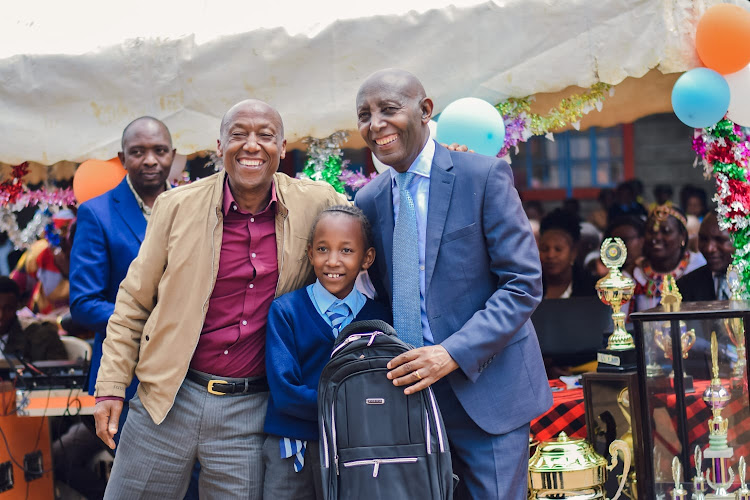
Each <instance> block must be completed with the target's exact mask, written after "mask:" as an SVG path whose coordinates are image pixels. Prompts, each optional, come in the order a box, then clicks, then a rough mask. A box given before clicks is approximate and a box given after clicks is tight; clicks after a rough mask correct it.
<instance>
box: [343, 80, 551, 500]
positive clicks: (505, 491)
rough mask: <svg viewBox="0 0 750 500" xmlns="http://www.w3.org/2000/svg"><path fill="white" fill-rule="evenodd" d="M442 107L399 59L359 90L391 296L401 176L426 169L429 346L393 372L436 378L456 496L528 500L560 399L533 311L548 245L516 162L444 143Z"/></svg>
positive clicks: (376, 276)
mask: <svg viewBox="0 0 750 500" xmlns="http://www.w3.org/2000/svg"><path fill="white" fill-rule="evenodd" d="M432 109H433V103H432V101H431V100H430V99H428V98H427V97H426V96H425V91H424V88H423V87H422V84H421V83H420V82H419V80H418V79H417V78H416V77H415V76H414V75H412V74H410V73H408V72H405V71H401V70H393V69H389V70H383V71H379V72H377V73H375V74H373V75H371V76H370V77H368V78H367V80H365V82H364V83H363V84H362V86H361V87H360V89H359V92H358V94H357V116H358V126H359V131H360V133H361V134H362V137H363V138H364V140H365V142H366V143H367V145H368V146H369V147H370V149H371V150H372V151H373V153H374V154H375V156H376V157H377V158H378V159H379V160H380V161H382V162H383V163H384V164H386V165H390V167H391V168H390V169H389V170H388V171H386V172H384V173H382V174H380V176H378V177H377V178H376V179H375V180H373V181H372V182H371V183H370V184H368V185H367V186H365V187H364V188H363V189H362V190H361V191H360V192H359V193H358V194H357V197H356V199H355V204H356V205H357V206H359V207H360V208H361V209H362V210H363V211H364V212H365V214H366V215H367V216H368V218H369V219H370V221H371V223H372V226H373V230H374V233H375V249H376V260H375V264H374V265H373V266H372V267H371V268H370V271H369V275H370V278H371V280H372V282H373V285H374V286H375V290H376V292H377V294H378V297H379V298H380V299H382V300H387V301H391V300H392V298H393V295H392V292H393V289H392V283H393V282H392V278H393V279H396V280H397V279H400V278H401V277H400V276H392V270H393V260H394V259H398V258H399V256H398V255H393V229H394V213H395V212H394V208H395V209H396V210H397V209H398V205H396V207H394V193H395V194H398V188H397V187H396V183H395V180H394V179H395V175H396V173H402V172H407V171H411V172H415V173H416V176H415V177H414V178H413V180H412V182H411V184H410V185H409V187H408V189H409V192H410V193H411V197H412V199H413V200H414V204H415V211H416V217H417V227H418V232H419V233H420V237H419V253H420V256H419V260H420V273H421V276H420V281H421V283H420V300H421V315H422V334H423V339H424V347H420V348H417V349H413V350H411V351H409V352H407V353H405V354H402V355H401V356H398V357H397V358H394V359H393V360H392V361H391V362H390V364H389V369H390V370H391V371H390V372H389V374H388V377H389V378H390V379H392V380H393V383H394V384H395V385H397V386H405V392H406V393H407V394H410V393H413V392H416V391H419V390H423V389H425V388H427V387H429V386H432V387H433V390H434V391H435V394H436V396H437V398H438V403H439V405H440V409H441V412H442V414H443V419H444V421H445V424H446V428H447V430H448V438H449V441H450V446H451V454H452V457H453V470H454V472H455V473H457V474H458V475H459V477H460V478H461V483H460V484H459V489H458V490H457V492H456V498H475V499H482V500H485V499H493V498H498V499H500V498H502V499H519V500H520V499H525V498H526V495H527V481H528V480H527V471H528V459H529V455H528V443H529V441H528V439H529V422H530V421H531V420H532V419H533V418H535V417H536V416H538V415H540V414H542V413H543V412H544V411H546V410H547V409H548V408H549V407H550V405H551V404H552V394H551V392H550V389H549V385H548V383H547V377H546V375H545V371H544V364H543V362H542V357H541V352H540V350H539V343H538V341H537V337H536V333H535V331H534V328H533V326H532V324H531V321H529V318H530V316H531V313H532V312H533V311H534V309H535V308H536V306H537V304H538V303H539V302H540V300H541V299H542V279H541V267H540V263H539V253H538V251H537V247H536V243H535V241H534V236H533V234H532V232H531V226H530V225H529V222H528V219H527V218H526V215H525V214H524V211H523V208H522V207H521V201H520V199H519V197H518V193H517V192H516V190H515V188H514V187H513V177H512V173H511V170H510V167H509V166H508V164H507V163H506V162H505V161H503V160H500V159H498V158H490V157H487V156H482V155H478V154H472V153H462V152H452V151H448V150H447V149H446V148H444V147H442V146H440V145H439V144H436V143H434V142H433V141H432V140H431V139H430V131H429V128H428V125H427V124H428V122H429V121H430V118H431V117H432ZM398 313H399V312H398V311H394V314H398Z"/></svg>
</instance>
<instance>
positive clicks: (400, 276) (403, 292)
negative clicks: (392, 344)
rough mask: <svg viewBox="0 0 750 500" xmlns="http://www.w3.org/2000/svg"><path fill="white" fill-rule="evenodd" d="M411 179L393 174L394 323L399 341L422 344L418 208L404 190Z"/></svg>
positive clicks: (416, 344)
mask: <svg viewBox="0 0 750 500" xmlns="http://www.w3.org/2000/svg"><path fill="white" fill-rule="evenodd" d="M413 178H414V172H404V173H401V174H398V175H396V184H397V185H398V195H399V199H400V202H399V207H398V216H396V223H395V225H394V226H393V326H394V327H395V328H396V333H397V334H398V336H399V338H400V339H401V340H403V341H404V342H406V343H407V344H411V345H413V346H414V347H422V346H423V345H424V339H423V338H422V306H421V303H420V296H419V235H418V232H417V211H416V209H415V207H414V200H413V199H412V197H411V193H409V190H408V189H407V188H408V187H409V184H410V183H411V181H412V179H413Z"/></svg>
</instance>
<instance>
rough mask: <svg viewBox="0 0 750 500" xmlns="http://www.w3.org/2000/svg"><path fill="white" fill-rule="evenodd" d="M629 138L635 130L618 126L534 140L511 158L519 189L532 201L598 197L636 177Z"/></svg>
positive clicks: (534, 138)
mask: <svg viewBox="0 0 750 500" xmlns="http://www.w3.org/2000/svg"><path fill="white" fill-rule="evenodd" d="M629 136H630V137H632V127H631V126H629V125H618V126H616V127H610V128H598V127H592V128H590V129H588V130H586V131H584V132H578V131H568V132H562V133H558V134H555V140H554V141H550V140H548V139H546V138H545V137H532V138H531V139H529V141H528V142H526V143H524V144H521V145H520V146H519V151H518V154H511V160H512V165H513V173H514V177H515V179H516V187H517V188H518V190H519V191H521V192H522V193H524V194H525V195H532V196H531V197H529V196H525V198H528V199H531V198H537V199H550V200H552V199H564V198H571V197H576V191H580V190H584V192H585V193H587V194H588V193H590V194H592V195H593V196H595V192H598V190H599V189H600V188H603V187H613V186H615V185H616V184H617V183H618V182H621V181H622V180H624V179H627V178H629V177H632V164H631V165H628V163H631V162H632V160H631V158H632V141H630V140H629ZM629 174H630V175H629ZM592 188H594V189H592ZM535 192H536V194H537V196H533V194H534V193H535ZM539 195H541V196H539Z"/></svg>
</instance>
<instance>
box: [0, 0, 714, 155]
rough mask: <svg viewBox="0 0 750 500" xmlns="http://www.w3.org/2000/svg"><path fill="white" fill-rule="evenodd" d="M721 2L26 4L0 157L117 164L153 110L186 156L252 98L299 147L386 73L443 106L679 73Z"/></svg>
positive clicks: (14, 22)
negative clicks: (371, 79) (279, 120)
mask: <svg viewBox="0 0 750 500" xmlns="http://www.w3.org/2000/svg"><path fill="white" fill-rule="evenodd" d="M716 3H719V0H632V1H629V2H623V1H622V0H567V1H556V0H496V1H477V0H452V1H451V0H429V1H427V0H421V1H413V2H403V1H395V0H386V1H381V2H377V5H375V4H372V3H364V2H351V1H343V0H337V1H330V0H329V1H327V2H308V3H307V4H306V5H299V2H284V1H277V2H275V3H274V2H271V4H273V5H267V4H263V6H262V8H259V7H258V3H257V2H243V3H242V5H233V6H230V5H225V4H216V3H215V2H208V0H180V1H176V0H169V1H166V0H165V1H160V2H153V1H151V2H145V1H143V0H135V1H133V2H129V3H127V4H117V5H118V10H116V11H114V10H113V9H112V4H110V3H109V2H93V1H91V0H85V1H82V0H81V1H78V2H75V1H74V2H67V3H66V2H63V3H60V2H56V3H53V2H52V1H41V0H29V1H26V2H14V3H13V4H14V5H11V6H5V7H4V10H6V11H8V12H4V15H3V16H2V19H0V83H1V85H0V116H2V118H0V137H3V141H2V144H1V145H0V162H4V163H11V164H13V163H19V162H21V161H27V160H31V161H36V162H39V163H42V164H52V163H55V162H57V161H60V160H70V161H82V160H85V159H88V158H101V159H107V158H111V157H113V156H115V154H116V153H117V151H118V150H119V149H120V147H119V142H120V133H121V131H122V129H123V127H124V126H125V125H126V124H127V123H128V122H129V121H131V120H132V119H134V118H136V117H138V116H142V115H152V116H155V117H157V118H160V119H162V120H164V121H165V122H166V124H167V125H168V127H169V128H170V130H171V131H172V135H173V138H174V142H175V147H176V148H177V150H178V152H180V153H183V154H190V153H193V152H195V151H199V150H205V149H215V147H216V139H217V136H218V129H219V123H220V120H221V117H222V115H223V114H224V112H225V111H226V110H227V109H228V108H229V107H230V106H231V105H232V104H234V103H235V102H238V101H240V100H242V99H246V98H248V97H255V98H259V99H263V100H265V101H267V102H269V103H271V104H272V105H273V106H275V107H276V108H277V109H278V110H279V112H280V113H281V115H282V117H283V118H284V123H285V129H286V136H287V139H288V140H289V142H290V143H291V142H295V141H298V140H299V139H300V138H302V137H305V136H314V137H325V136H328V135H329V134H331V133H332V132H334V131H336V130H354V129H355V124H356V123H355V122H356V114H355V110H354V101H355V95H356V91H357V88H358V86H359V84H360V83H361V82H362V80H363V79H364V78H365V77H366V76H367V75H368V74H370V73H371V72H373V71H375V70H378V69H381V68H385V67H400V68H403V69H407V70H409V71H411V72H413V73H414V74H416V75H417V76H418V77H419V78H420V79H421V80H422V82H423V83H424V85H425V88H426V89H427V92H428V94H429V95H430V96H431V97H432V98H433V100H434V101H435V105H436V111H437V112H439V111H440V110H442V109H443V108H444V107H445V106H446V105H448V104H449V103H450V102H451V101H453V100H455V99H458V98H460V97H466V96H475V97H480V98H483V99H486V100H488V101H490V102H499V101H500V100H502V99H505V98H507V97H512V96H516V97H520V96H526V95H531V94H537V93H554V92H558V91H561V90H563V89H565V88H567V87H569V86H579V87H584V88H585V87H589V86H590V85H592V84H594V83H596V82H597V81H603V82H607V83H611V84H618V83H620V82H622V81H623V80H624V79H625V78H626V77H634V78H640V77H642V76H643V75H645V74H646V73H647V72H648V71H649V70H651V69H654V68H655V69H656V70H658V71H659V72H661V73H674V72H681V71H685V70H687V69H689V68H692V67H695V66H697V65H699V61H698V59H697V55H696V53H695V49H694V40H693V38H694V32H695V25H696V23H697V20H698V19H699V18H700V15H701V14H702V12H704V11H705V9H706V8H708V7H710V6H711V5H714V4H716ZM76 4H78V5H76ZM103 5H107V6H108V7H104V6H103ZM82 12H86V13H87V14H82ZM105 14H107V15H106V16H105ZM605 106H606V103H605Z"/></svg>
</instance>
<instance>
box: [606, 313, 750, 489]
mask: <svg viewBox="0 0 750 500" xmlns="http://www.w3.org/2000/svg"><path fill="white" fill-rule="evenodd" d="M669 309H672V308H669V307H665V306H659V307H656V308H654V309H649V310H647V311H643V312H639V313H633V314H631V316H630V320H631V321H632V322H633V325H634V327H635V344H636V351H637V357H638V386H639V406H640V413H641V415H640V422H639V425H638V426H637V427H639V430H640V432H642V435H641V436H640V438H641V439H642V441H643V442H642V446H641V447H640V449H641V451H642V456H639V453H638V452H637V450H636V457H635V461H636V464H637V465H638V467H637V468H638V492H639V495H638V497H639V498H654V499H660V498H665V499H666V498H671V497H670V492H671V491H672V490H673V489H674V488H675V480H674V477H675V474H674V473H673V471H674V467H679V468H681V471H682V481H683V486H684V488H685V489H686V490H687V491H688V492H689V493H690V494H695V495H696V496H693V497H692V498H706V499H709V500H710V499H719V498H727V499H728V498H735V495H734V490H735V489H736V488H737V487H739V486H740V476H743V479H744V471H743V470H741V469H742V468H741V467H739V464H740V458H741V457H745V458H746V459H747V458H750V408H749V406H748V385H747V351H746V349H745V345H746V333H745V329H744V324H747V321H748V319H750V302H747V301H736V300H732V301H713V302H683V303H682V304H681V305H678V306H677V307H676V308H674V309H676V310H673V311H671V310H669ZM612 413H613V414H615V415H616V412H614V411H613V412H612ZM675 457H677V459H678V462H677V463H675V464H674V465H673V459H674V458H675ZM639 460H640V461H641V462H642V463H638V462H639ZM742 462H743V463H742V465H743V466H744V460H743V461H742ZM730 490H731V491H732V493H729V491H730ZM701 494H702V495H701Z"/></svg>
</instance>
